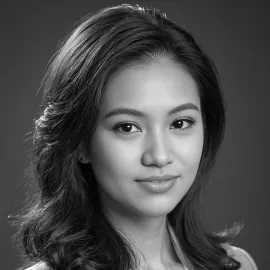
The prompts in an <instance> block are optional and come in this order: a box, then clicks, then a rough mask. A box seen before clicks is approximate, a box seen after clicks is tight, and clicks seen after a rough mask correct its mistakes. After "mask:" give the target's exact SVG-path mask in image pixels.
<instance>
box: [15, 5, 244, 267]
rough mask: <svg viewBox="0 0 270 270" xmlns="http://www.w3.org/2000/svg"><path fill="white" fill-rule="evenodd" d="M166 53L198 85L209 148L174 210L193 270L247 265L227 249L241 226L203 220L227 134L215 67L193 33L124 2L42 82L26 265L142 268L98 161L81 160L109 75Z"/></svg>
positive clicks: (69, 48)
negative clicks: (101, 184)
mask: <svg viewBox="0 0 270 270" xmlns="http://www.w3.org/2000/svg"><path fill="white" fill-rule="evenodd" d="M157 57H167V58H169V59H171V60H173V61H176V62H179V63H181V64H182V65H184V66H185V67H186V69H187V70H188V72H189V73H190V74H191V76H192V77H193V78H194V80H195V81H196V83H197V85H198V87H199V95H200V102H201V108H202V118H203V126H204V146H203V152H202V157H201V161H200V165H199V169H198V172H197V176H196V178H195V181H194V182H193V184H192V186H191V187H190V189H189V191H188V192H187V193H186V195H185V196H184V198H183V199H182V200H181V202H180V203H179V204H178V205H177V206H176V207H175V209H174V210H173V211H172V212H171V213H169V214H168V219H169V222H170V223H171V225H172V227H173V229H174V231H175V234H176V237H177V239H178V241H179V244H180V246H181V248H182V251H183V254H184V255H185V257H186V258H187V260H188V262H189V264H190V269H204V270H206V269H207V270H211V269H215V270H216V269H239V268H240V263H239V262H237V261H236V260H235V259H234V258H232V257H231V256H229V255H228V254H227V252H226V248H225V247H224V245H226V244H228V243H231V241H232V240H233V239H234V237H235V236H236V235H237V234H238V233H239V231H240V227H239V226H235V227H233V228H232V229H230V230H227V231H225V232H223V233H220V234H214V233H211V232H208V231H206V230H205V228H203V226H202V225H201V222H200V220H199V218H198V213H197V209H198V202H199V199H200V194H201V191H202V190H203V188H204V187H205V185H206V183H207V179H208V178H209V177H208V176H209V172H210V170H211V168H212V166H213V164H214V161H215V158H216V154H217V151H218V149H219V146H220V144H221V141H222V139H223V135H224V126H225V105H224V101H223V96H222V92H221V89H220V83H219V78H218V73H217V70H216V67H215V64H214V63H213V61H212V60H211V58H210V57H209V56H207V55H206V53H205V52H204V51H203V50H202V49H201V48H200V47H199V45H198V44H197V43H196V41H195V40H194V38H193V37H192V35H191V34H190V33H188V31H186V30H185V29H183V28H181V27H180V26H178V25H177V24H176V23H175V22H174V21H172V20H170V19H168V18H167V16H166V14H165V13H161V12H160V11H159V10H157V9H155V8H152V7H148V8H146V7H143V6H139V5H134V6H133V5H129V4H123V5H118V6H111V7H107V8H104V9H101V10H99V11H97V12H95V13H92V14H90V15H88V16H86V17H85V18H84V19H83V20H82V21H81V22H80V24H79V25H78V26H77V27H76V28H75V30H74V31H73V32H72V33H71V34H70V35H69V36H68V37H67V38H66V39H65V40H64V41H63V42H62V44H61V45H60V46H59V48H58V50H57V53H56V54H55V55H54V57H53V58H52V60H51V61H50V65H49V66H48V68H47V71H46V74H45V77H44V79H43V82H42V89H43V91H44V97H43V101H42V104H41V111H40V114H39V115H38V117H37V118H36V119H35V122H34V130H33V150H32V161H31V165H30V169H29V172H30V173H29V175H30V181H32V182H33V183H36V184H37V191H36V195H35V197H34V198H32V200H31V201H30V204H28V206H27V207H26V208H25V209H24V210H23V211H22V212H20V214H19V215H17V216H16V219H17V221H16V225H18V226H19V228H18V232H17V234H16V237H17V239H18V241H19V243H20V246H21V249H22V254H23V255H24V258H25V262H24V266H23V267H22V268H25V267H28V266H30V265H31V264H34V263H36V262H38V261H44V262H46V264H47V265H48V266H49V267H51V268H52V269H65V270H69V269H73V270H74V269H75V270H76V269H78V270H79V269H95V270H98V269H115V270H116V269H117V270H127V269H135V268H136V267H137V266H138V262H137V259H136V255H135V252H134V249H133V247H132V246H131V244H130V243H129V242H128V241H127V240H126V239H125V238H124V237H123V235H120V234H119V232H118V231H117V230H116V229H115V228H114V227H113V225H112V224H111V223H110V221H109V220H108V219H107V218H106V217H105V215H104V214H103V213H102V212H101V210H100V209H101V207H100V202H99V196H98V192H97V181H96V178H95V175H94V173H93V170H92V168H91V165H83V164H81V163H79V162H78V156H79V151H78V149H79V147H81V146H83V147H87V144H88V143H89V141H87V138H88V139H89V138H91V136H92V135H93V133H94V132H95V129H96V127H97V121H98V115H99V104H100V101H101V98H102V92H103V89H104V88H105V85H106V83H107V82H108V80H109V78H110V77H111V76H112V74H114V73H115V72H117V71H119V69H120V68H122V67H125V66H127V65H133V64H135V63H146V62H149V61H153V60H154V59H156V58H157Z"/></svg>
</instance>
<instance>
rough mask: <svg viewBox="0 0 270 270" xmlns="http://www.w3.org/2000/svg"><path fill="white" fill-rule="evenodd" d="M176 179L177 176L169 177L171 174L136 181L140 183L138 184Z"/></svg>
mask: <svg viewBox="0 0 270 270" xmlns="http://www.w3.org/2000/svg"><path fill="white" fill-rule="evenodd" d="M176 177H178V176H175V175H171V174H165V175H157V176H155V175H153V176H150V177H147V178H144V179H139V180H137V181H140V182H152V181H164V180H170V179H173V178H176Z"/></svg>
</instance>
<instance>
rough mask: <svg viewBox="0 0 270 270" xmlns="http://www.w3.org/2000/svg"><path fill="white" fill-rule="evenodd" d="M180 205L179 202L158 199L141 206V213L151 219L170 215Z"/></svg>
mask: <svg viewBox="0 0 270 270" xmlns="http://www.w3.org/2000/svg"><path fill="white" fill-rule="evenodd" d="M178 203H179V200H177V201H176V200H166V199H160V200H159V199H157V200H153V201H152V202H147V203H145V204H144V205H141V206H140V212H141V213H143V215H145V216H149V217H160V216H164V215H168V214H169V213H170V212H171V211H172V210H173V209H174V208H175V207H176V205H177V204H178Z"/></svg>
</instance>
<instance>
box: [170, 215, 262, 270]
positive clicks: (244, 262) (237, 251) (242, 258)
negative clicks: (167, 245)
mask: <svg viewBox="0 0 270 270" xmlns="http://www.w3.org/2000/svg"><path fill="white" fill-rule="evenodd" d="M167 228H168V232H169V235H170V239H171V242H172V245H173V247H174V250H175V252H176V254H177V256H178V258H179V260H180V262H181V263H182V265H183V268H184V270H192V269H190V268H189V264H188V260H187V259H186V258H185V255H184V254H183V252H182V249H181V247H180V245H179V243H178V240H177V238H176V235H175V233H174V231H173V228H172V226H171V224H170V222H169V220H168V219H167ZM225 248H226V247H225ZM227 252H228V254H229V255H230V256H232V257H234V258H235V259H236V260H237V261H239V262H240V263H241V268H240V269H239V270H258V267H257V265H256V263H255V261H254V260H253V258H252V257H251V256H250V254H249V253H247V252H246V251H245V250H243V249H241V248H238V247H233V246H227Z"/></svg>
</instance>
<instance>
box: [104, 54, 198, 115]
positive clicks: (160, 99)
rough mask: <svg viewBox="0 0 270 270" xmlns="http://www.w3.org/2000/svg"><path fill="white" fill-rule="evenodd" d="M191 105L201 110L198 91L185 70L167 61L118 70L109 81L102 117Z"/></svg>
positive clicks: (163, 59) (105, 91)
mask: <svg viewBox="0 0 270 270" xmlns="http://www.w3.org/2000/svg"><path fill="white" fill-rule="evenodd" d="M186 102H192V103H194V104H195V105H197V106H198V107H200V99H199V93H198V87H197V83H196V82H195V80H194V79H193V78H192V76H191V75H190V74H189V73H188V71H187V69H186V68H185V67H184V66H183V65H181V64H180V63H176V62H173V61H172V60H169V59H166V58H160V59H158V60H155V61H153V62H149V63H146V64H144V65H142V64H140V65H139V64H135V65H133V66H127V67H123V68H121V69H120V70H119V71H118V72H117V73H116V74H114V75H113V76H112V77H111V78H110V80H109V81H108V83H107V85H106V87H105V89H104V93H103V96H102V100H101V107H100V111H101V114H102V113H105V112H107V111H108V110H111V109H115V108H117V107H120V106H121V107H123V106H125V107H131V108H134V109H136V108H137V109H140V110H146V111H147V110H148V111H153V109H157V108H160V109H162V108H164V109H166V108H168V109H170V108H172V107H174V106H178V105H180V104H182V103H186Z"/></svg>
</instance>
